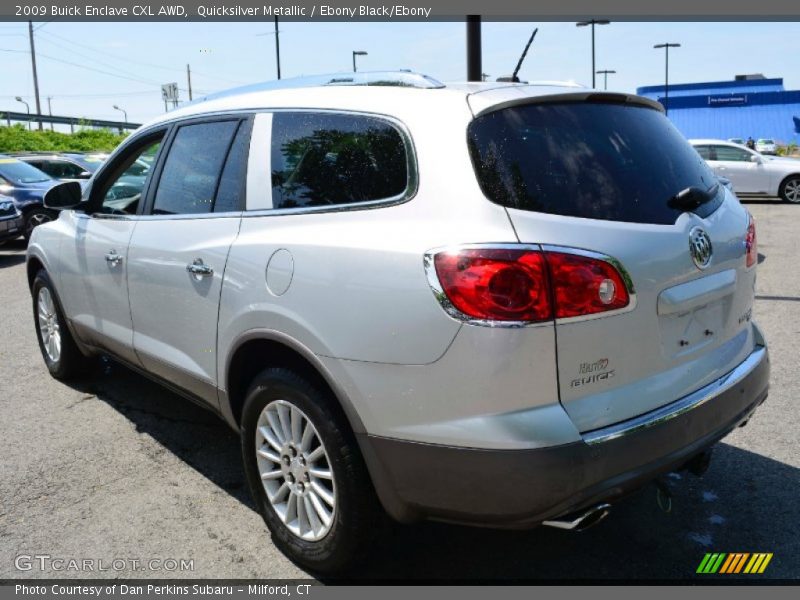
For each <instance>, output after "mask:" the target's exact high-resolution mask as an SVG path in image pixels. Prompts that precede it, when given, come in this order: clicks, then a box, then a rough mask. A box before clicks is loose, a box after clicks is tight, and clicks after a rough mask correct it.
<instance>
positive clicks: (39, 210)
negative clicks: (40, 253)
mask: <svg viewBox="0 0 800 600" xmlns="http://www.w3.org/2000/svg"><path fill="white" fill-rule="evenodd" d="M34 215H44V216H45V217H47V219H48V220H47V221H46V222H50V221H52V220H53V214H52V213H51V212H50V211H49V210H47V209H46V208H44V207H43V206H36V207H35V208H32V209H31V210H30V211H28V213H27V214H26V215H25V221H24V223H23V237H24V238H25V241H28V240H30V239H31V234H32V233H33V229H35V227H34V228H33V229H28V225H29V223H30V220H31V219H32V218H33V217H34ZM37 227H38V225H37ZM51 291H52V290H51Z"/></svg>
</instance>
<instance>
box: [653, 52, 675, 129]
mask: <svg viewBox="0 0 800 600" xmlns="http://www.w3.org/2000/svg"><path fill="white" fill-rule="evenodd" d="M680 47H681V45H680V44H674V43H670V42H666V43H664V44H656V45H655V46H653V48H657V49H660V48H664V114H665V115H668V114H669V49H670V48H680Z"/></svg>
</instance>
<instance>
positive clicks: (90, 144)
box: [0, 124, 127, 152]
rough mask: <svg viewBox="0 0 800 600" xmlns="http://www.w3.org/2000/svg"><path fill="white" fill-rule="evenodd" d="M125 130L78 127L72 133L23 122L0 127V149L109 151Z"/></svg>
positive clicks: (122, 137) (25, 150)
mask: <svg viewBox="0 0 800 600" xmlns="http://www.w3.org/2000/svg"><path fill="white" fill-rule="evenodd" d="M126 135H127V134H122V135H120V134H119V133H116V132H115V131H113V130H111V129H89V128H81V129H78V130H77V131H76V132H75V133H61V132H59V131H49V130H44V131H39V130H38V129H34V130H32V131H28V128H27V127H25V126H24V125H22V124H17V125H13V126H12V127H0V152H28V151H31V152H108V151H110V150H113V149H114V148H116V147H117V145H118V144H119V143H120V142H121V141H122V140H124V139H125V137H126Z"/></svg>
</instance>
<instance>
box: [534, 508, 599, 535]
mask: <svg viewBox="0 0 800 600" xmlns="http://www.w3.org/2000/svg"><path fill="white" fill-rule="evenodd" d="M610 512H611V505H610V504H597V505H596V506H593V507H591V508H588V509H586V510H583V511H579V512H576V513H571V514H568V515H564V516H562V517H559V518H558V519H552V520H550V521H542V525H544V526H545V527H554V528H555V529H567V530H569V531H584V530H586V529H589V527H591V526H592V525H597V524H598V523H599V522H600V521H602V520H603V519H605V518H606V517H607V516H608V514H609V513H610Z"/></svg>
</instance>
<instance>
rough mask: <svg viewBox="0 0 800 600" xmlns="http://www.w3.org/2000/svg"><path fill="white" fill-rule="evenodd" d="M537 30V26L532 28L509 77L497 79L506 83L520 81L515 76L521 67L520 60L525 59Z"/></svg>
mask: <svg viewBox="0 0 800 600" xmlns="http://www.w3.org/2000/svg"><path fill="white" fill-rule="evenodd" d="M538 32H539V28H538V27H537V28H536V29H534V30H533V33H532V34H531V38H530V39H529V40H528V43H527V44H525V50H523V51H522V56H520V57H519V62H518V63H517V68H516V69H514V72H513V73H512V74H511V77H498V78H497V81H503V82H507V83H521V82H520V80H519V77H517V75H518V74H519V70H520V69H521V68H522V62H523V61H524V60H525V57H526V56H527V55H528V48H530V47H531V44H532V43H533V38H535V37H536V34H537V33H538Z"/></svg>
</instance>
